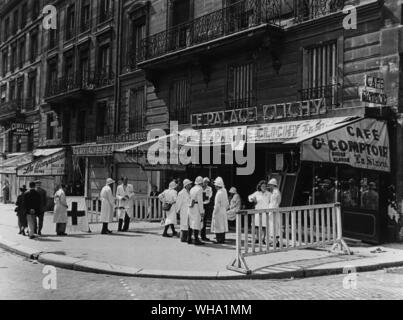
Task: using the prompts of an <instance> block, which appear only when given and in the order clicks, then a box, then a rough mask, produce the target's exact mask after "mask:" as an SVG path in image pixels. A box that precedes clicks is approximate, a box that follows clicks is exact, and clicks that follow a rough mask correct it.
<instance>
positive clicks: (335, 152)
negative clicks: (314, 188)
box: [301, 119, 390, 172]
mask: <svg viewBox="0 0 403 320" xmlns="http://www.w3.org/2000/svg"><path fill="white" fill-rule="evenodd" d="M389 148H390V147H389V135H388V130H387V124H386V122H384V121H378V120H375V119H363V120H361V121H358V122H355V123H352V124H349V125H347V126H345V127H342V128H340V129H337V130H335V131H331V132H329V133H327V134H323V135H320V136H318V137H315V138H312V139H310V140H307V141H305V142H304V143H303V145H302V155H301V160H304V161H314V162H328V163H335V164H344V165H349V166H352V167H355V168H361V169H369V170H377V171H384V172H390V149H389Z"/></svg>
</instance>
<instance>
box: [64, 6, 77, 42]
mask: <svg viewBox="0 0 403 320" xmlns="http://www.w3.org/2000/svg"><path fill="white" fill-rule="evenodd" d="M75 15H76V11H75V5H74V4H72V5H70V6H68V8H67V14H66V40H70V39H71V38H73V36H74V29H75Z"/></svg>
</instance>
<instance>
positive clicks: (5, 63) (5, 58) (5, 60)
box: [2, 48, 8, 77]
mask: <svg viewBox="0 0 403 320" xmlns="http://www.w3.org/2000/svg"><path fill="white" fill-rule="evenodd" d="M2 58H3V64H2V68H3V77H4V76H5V75H6V74H7V72H8V48H7V49H5V50H3V52H2Z"/></svg>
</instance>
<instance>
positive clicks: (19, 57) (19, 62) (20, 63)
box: [18, 38, 26, 69]
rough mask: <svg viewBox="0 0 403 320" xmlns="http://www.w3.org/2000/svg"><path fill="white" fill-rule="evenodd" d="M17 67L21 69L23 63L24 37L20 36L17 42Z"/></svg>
mask: <svg viewBox="0 0 403 320" xmlns="http://www.w3.org/2000/svg"><path fill="white" fill-rule="evenodd" d="M18 47H19V49H18V51H19V53H18V67H19V68H20V69H21V68H22V67H23V66H24V63H25V58H26V57H25V38H21V39H20V42H19V44H18Z"/></svg>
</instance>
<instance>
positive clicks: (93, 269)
mask: <svg viewBox="0 0 403 320" xmlns="http://www.w3.org/2000/svg"><path fill="white" fill-rule="evenodd" d="M0 248H2V249H4V250H7V251H10V252H13V253H15V254H18V255H20V256H23V257H25V258H28V259H32V260H37V261H38V262H40V263H42V264H44V265H52V266H55V267H58V268H61V269H67V270H74V271H80V272H88V273H97V274H105V275H114V276H125V277H139V278H158V279H178V280H252V279H254V280H275V279H277V280H280V279H291V278H297V279H301V278H311V277H320V276H329V275H338V274H343V272H344V269H343V268H341V267H332V268H320V269H317V268H311V269H309V268H308V269H305V268H301V269H297V270H293V271H283V272H281V271H280V272H276V273H267V274H259V273H255V274H250V275H244V274H237V273H236V272H233V271H229V270H221V271H217V272H214V271H173V270H171V271H169V270H151V269H141V268H135V267H128V266H121V265H114V264H109V263H105V262H98V261H91V260H85V259H78V258H73V257H69V256H63V255H57V254H53V253H46V252H41V251H38V250H36V249H32V248H29V247H25V246H23V245H21V244H19V243H16V242H12V241H8V240H6V239H3V238H2V237H1V236H0ZM401 266H403V261H392V262H384V263H377V264H370V265H365V266H357V267H356V270H357V272H370V271H376V270H382V269H385V268H394V267H401Z"/></svg>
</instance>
